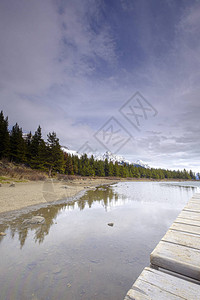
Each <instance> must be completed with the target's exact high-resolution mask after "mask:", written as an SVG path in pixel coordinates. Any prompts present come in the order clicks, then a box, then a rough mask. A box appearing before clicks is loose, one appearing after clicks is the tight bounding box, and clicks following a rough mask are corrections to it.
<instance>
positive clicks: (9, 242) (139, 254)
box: [0, 182, 195, 300]
mask: <svg viewBox="0 0 200 300" xmlns="http://www.w3.org/2000/svg"><path fill="white" fill-rule="evenodd" d="M194 191H195V189H194V188H184V187H173V188H171V186H165V185H162V184H158V183H151V182H148V183H147V182H142V183H141V182H139V183H138V182H128V183H125V182H123V183H119V184H117V185H114V186H112V187H103V186H102V187H99V188H98V189H97V190H96V191H88V192H87V193H86V194H85V195H84V196H83V197H82V198H81V199H80V200H78V201H71V202H70V203H67V204H57V205H52V206H51V205H49V206H48V207H46V208H44V207H43V208H42V207H39V208H38V209H37V210H35V211H33V212H32V213H26V214H25V213H24V214H22V215H21V216H19V217H16V218H15V219H13V220H10V221H5V222H4V223H3V224H2V227H1V229H0V231H6V233H7V236H6V237H1V241H2V242H1V244H0V251H1V252H0V253H1V257H3V259H1V260H0V269H1V273H0V282H1V293H0V299H9V300H16V299H20V300H27V299H31V300H33V299H52V300H53V299H61V300H62V299H63V300H64V299H70V300H76V299H81V300H88V299H95V300H102V299H116V300H119V299H120V300H121V299H123V298H124V296H125V294H126V292H127V290H128V289H129V288H130V286H131V285H132V283H133V281H134V280H135V279H136V278H137V276H138V275H139V274H140V273H141V271H142V269H143V268H144V267H145V266H147V265H149V255H150V253H151V251H152V250H153V249H154V248H155V246H156V244H157V243H158V242H159V240H160V239H161V238H162V236H163V235H164V233H165V232H166V230H167V229H168V228H169V226H170V224H171V223H172V222H173V220H174V219H175V218H176V216H177V215H178V213H179V212H180V210H181V209H182V207H183V206H184V205H185V203H186V202H187V201H188V200H189V198H190V197H191V196H192V194H193V193H194ZM36 215H40V216H43V217H44V218H45V220H46V224H45V225H37V226H36V225H32V226H30V225H28V226H25V225H24V224H22V223H23V221H24V219H30V218H31V217H33V216H36ZM109 222H113V223H114V226H113V227H109V226H108V225H107V224H108V223H109ZM18 240H19V241H20V245H19V241H18Z"/></svg>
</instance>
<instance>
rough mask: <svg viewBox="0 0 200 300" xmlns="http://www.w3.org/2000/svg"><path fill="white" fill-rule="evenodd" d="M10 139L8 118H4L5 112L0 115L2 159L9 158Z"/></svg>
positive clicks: (0, 149) (0, 153) (0, 151)
mask: <svg viewBox="0 0 200 300" xmlns="http://www.w3.org/2000/svg"><path fill="white" fill-rule="evenodd" d="M9 151H10V137H9V132H8V117H6V118H4V115H3V111H1V113H0V159H1V158H3V157H9Z"/></svg>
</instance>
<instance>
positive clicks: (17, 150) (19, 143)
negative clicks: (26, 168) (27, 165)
mask: <svg viewBox="0 0 200 300" xmlns="http://www.w3.org/2000/svg"><path fill="white" fill-rule="evenodd" d="M10 158H11V161H15V162H17V163H20V162H21V163H24V162H25V161H26V145H25V141H24V139H23V137H22V128H19V125H18V124H17V123H16V124H15V126H13V128H12V131H11V134H10Z"/></svg>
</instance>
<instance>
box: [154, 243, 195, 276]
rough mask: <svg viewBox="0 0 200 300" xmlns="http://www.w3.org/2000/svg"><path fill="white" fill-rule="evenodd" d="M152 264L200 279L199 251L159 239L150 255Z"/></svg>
mask: <svg viewBox="0 0 200 300" xmlns="http://www.w3.org/2000/svg"><path fill="white" fill-rule="evenodd" d="M150 261H151V264H152V265H155V266H158V267H162V268H164V269H166V270H170V271H172V272H175V273H179V274H182V275H185V276H188V277H191V278H194V279H197V280H200V251H199V250H197V249H192V248H188V247H185V246H181V245H178V244H173V243H168V242H165V241H160V242H159V243H158V245H157V246H156V248H155V249H154V250H153V252H152V253H151V255H150Z"/></svg>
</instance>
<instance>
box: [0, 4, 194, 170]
mask: <svg viewBox="0 0 200 300" xmlns="http://www.w3.org/2000/svg"><path fill="white" fill-rule="evenodd" d="M199 83H200V1H194V0H190V1H187V0H186V1H185V0H162V1H161V0H87V1H86V0H42V1H41V0H29V1H27V0H1V1H0V109H1V110H3V112H4V115H5V116H8V117H9V126H10V128H12V126H13V125H14V124H15V123H16V122H18V124H19V125H20V126H21V127H22V128H23V131H24V132H29V131H30V130H31V131H32V133H34V132H35V130H36V129H37V127H38V125H39V124H40V126H41V127H42V132H43V138H44V139H46V135H47V133H49V132H52V131H55V132H56V133H57V136H58V137H59V140H60V143H61V145H64V146H67V147H69V148H70V149H73V150H79V151H80V152H81V151H82V150H83V149H84V150H85V151H86V152H87V151H88V153H89V152H90V151H93V152H95V153H104V152H105V151H107V150H109V151H111V152H113V153H116V154H118V155H123V156H124V157H125V158H126V159H129V160H131V161H132V162H134V161H136V160H138V159H141V160H143V161H145V162H146V163H148V164H149V165H150V166H151V167H161V168H167V169H176V170H177V169H184V168H186V169H187V170H189V169H192V170H193V171H196V172H198V171H200V166H199V154H200V139H199V131H200V125H199V124H200V122H199V119H200V101H199V97H200V96H199V95H200V91H199V90H200V84H199Z"/></svg>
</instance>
